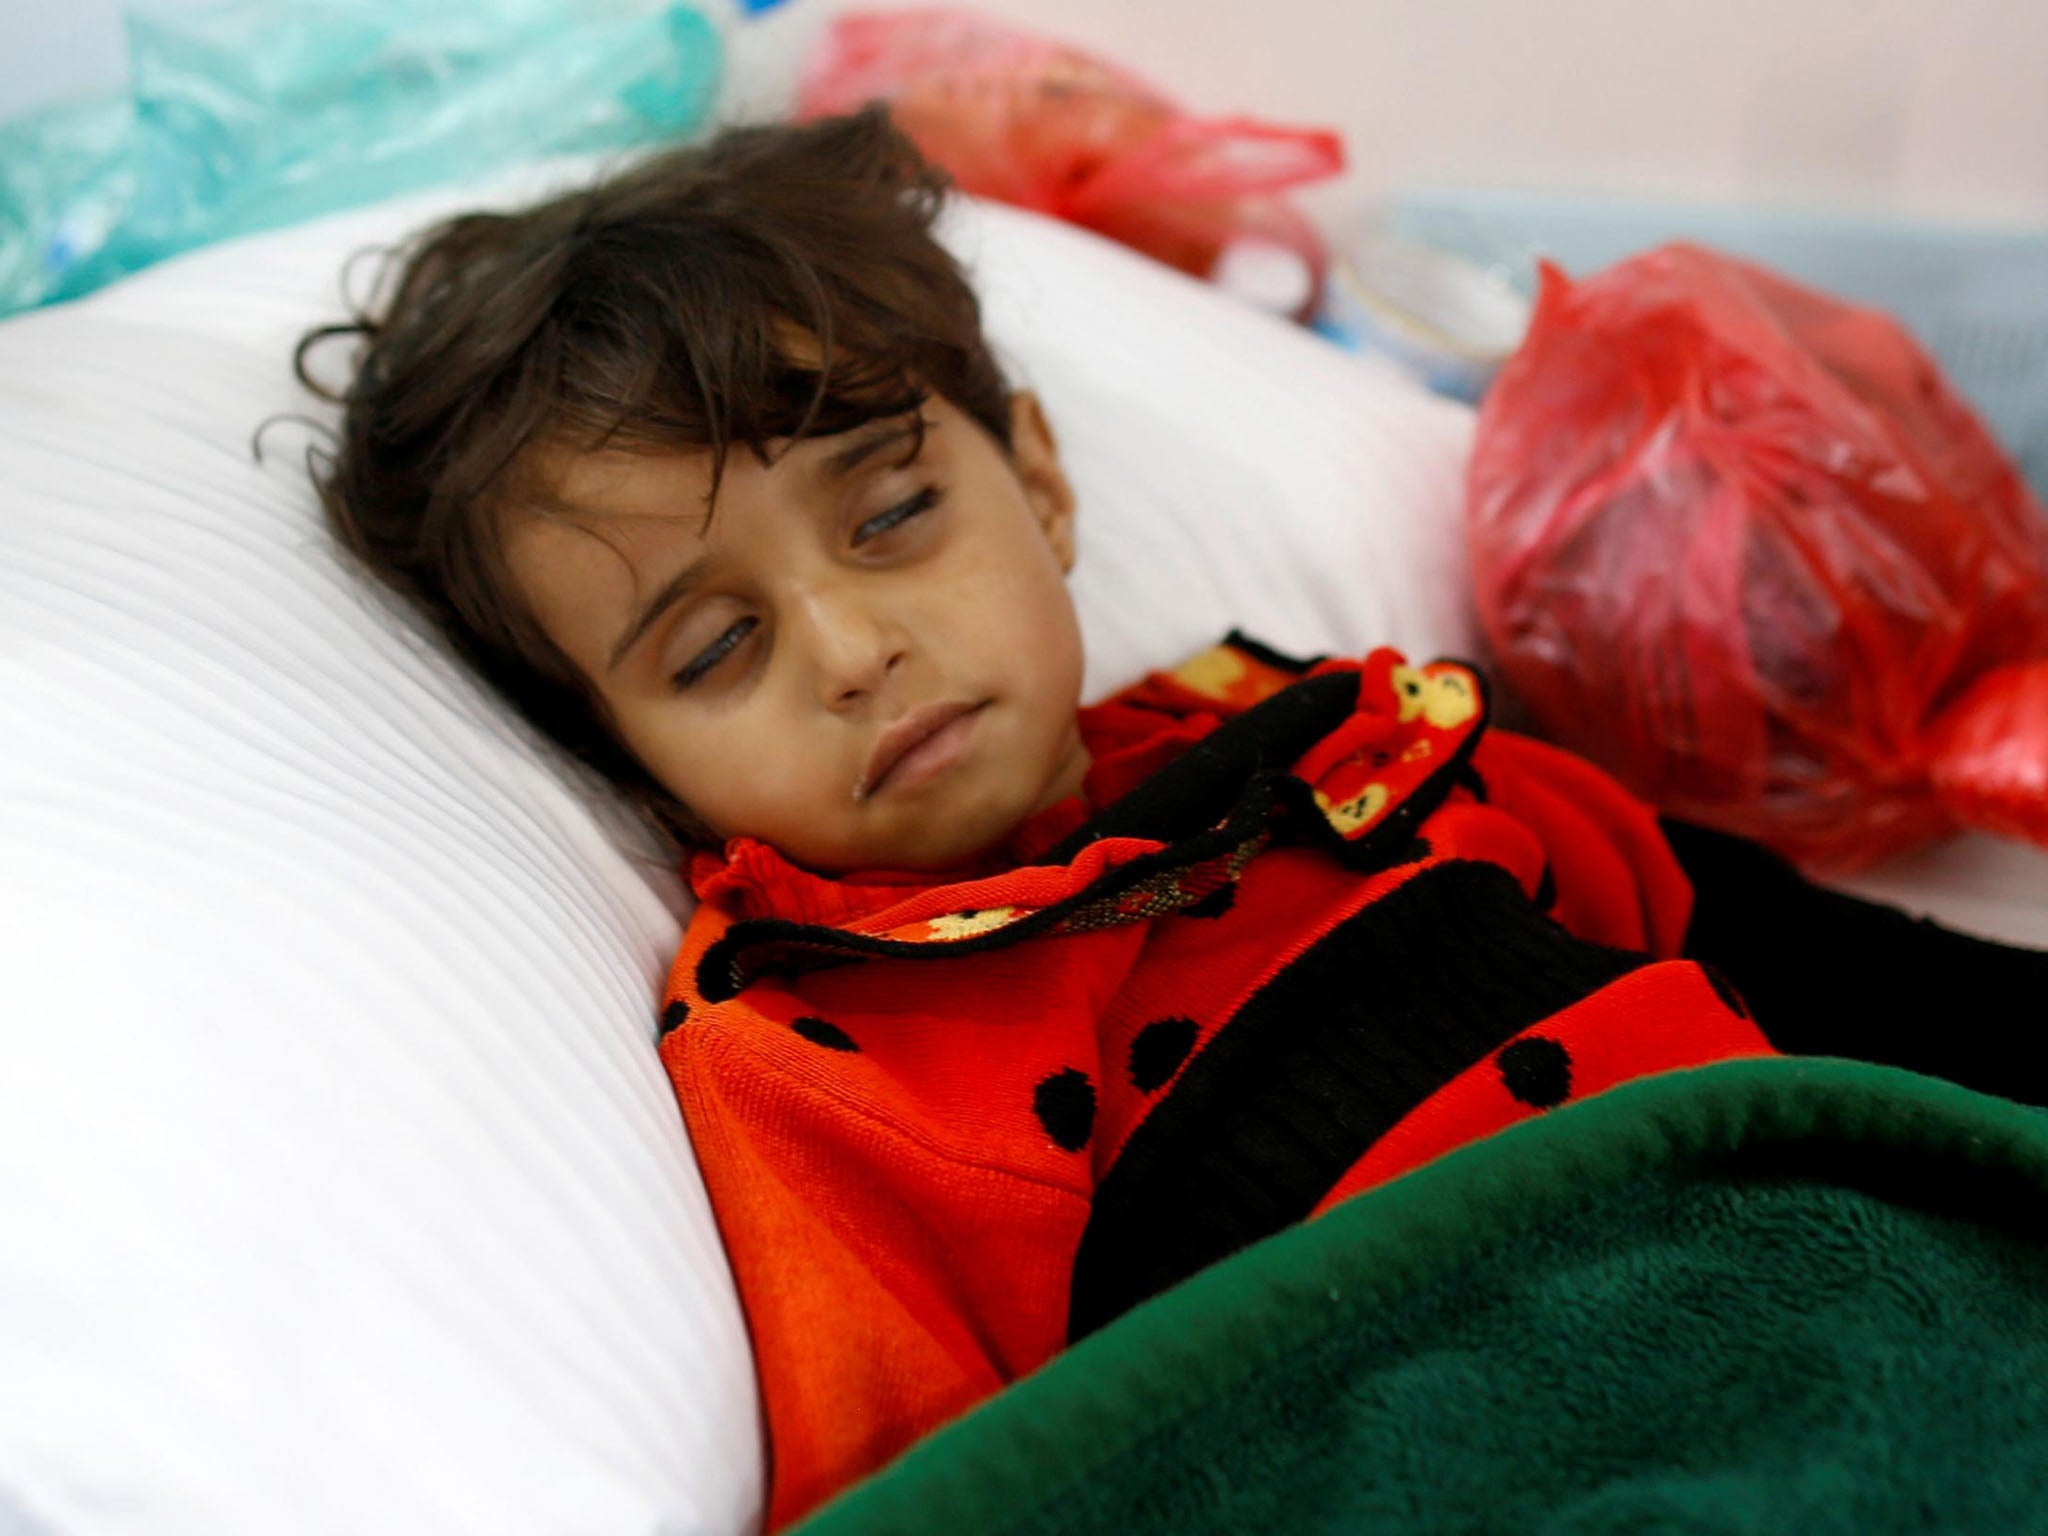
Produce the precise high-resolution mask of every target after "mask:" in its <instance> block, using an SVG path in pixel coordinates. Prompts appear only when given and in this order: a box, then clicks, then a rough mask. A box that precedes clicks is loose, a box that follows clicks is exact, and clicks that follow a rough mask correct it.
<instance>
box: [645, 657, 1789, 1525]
mask: <svg viewBox="0 0 2048 1536" xmlns="http://www.w3.org/2000/svg"><path fill="white" fill-rule="evenodd" d="M1080 726H1081V730H1082V734H1083V737H1084V739H1085V740H1086V742H1087V744H1088V746H1089V749H1090V751H1091V753H1092V754H1093V757H1094V762H1093V766H1092V768H1091V770H1090V772H1089V774H1088V777H1087V780H1086V784H1085V787H1084V790H1083V794H1082V795H1081V796H1077V797H1075V798H1074V799H1072V800H1069V801H1067V802H1064V803H1063V804H1061V805H1057V806H1054V807H1051V808H1050V809H1048V810H1046V811H1043V812H1041V813H1040V814H1039V815H1037V816H1035V817H1033V818H1032V819H1031V820H1030V821H1028V822H1026V823H1025V824H1024V825H1023V826H1022V827H1020V828H1019V829H1018V831H1017V832H1016V834H1015V835H1014V836H1013V839H1012V842H1011V845H1010V847H1009V848H1008V849H1006V850H1005V857H1004V858H1002V859H1000V860H997V861H993V862H992V863H991V864H990V865H989V866H988V867H986V868H982V869H975V870H963V871H959V872H956V873H954V874H952V875H949V876H944V877H941V876H934V875H931V874H907V873H891V872H875V873H863V874H854V875H847V876H842V877H838V878H826V877H823V876H819V875H814V874H811V873H809V872H807V871H804V870H801V869H798V868H797V867H795V866H794V865H792V864H790V863H788V862H787V861H785V860H784V859H782V858H781V857H779V856H778V855H777V854H776V853H775V851H774V850H773V849H771V848H769V847H768V846H767V845H765V844H763V843H760V842H756V841H753V840H751V839H747V838H738V839H735V840H733V841H732V842H730V843H728V844H727V845H726V847H725V848H724V849H723V850H722V852H706V853H701V854H699V855H697V856H696V857H695V858H694V860H693V861H692V864H691V868H690V871H689V873H690V879H691V884H692V886H693V887H694V889H695V890H696V892H697V894H698V896H699V897H700V898H701V905H700V907H699V910H698V912H697V915H696V917H695V919H694V920H693V922H692V923H691V925H690V928H689V931H688V933H687V934H686V936H685V938H684V941H683V945H682V949H681V952H680V953H679V954H678V956H677V958H676V962H675V967H674V970H673V972H672V974H671V976H670V979H669V985H668V993H667V1001H666V1008H665V1011H664V1015H663V1025H664V1032H663V1037H662V1042H661V1053H662V1058H663V1060H664V1062H665V1063H666V1064H667V1067H668V1070H669V1073H670V1075H671V1077H672V1079H673V1080H674V1083H675V1087H676V1091H677V1094H678V1096H679V1097H680V1099H681V1102H682V1107H683V1111H684V1114H685V1117H686V1119H687V1121H688V1124H689V1128H690V1134H691V1138H692V1140H693V1142H694V1143H695V1146H696V1150H697V1156H698V1159H699V1161H700V1163H701V1165H702V1167H703V1170H704V1177H705V1181H706V1183H707V1185H708V1187H709V1189H710V1193H711V1198H712V1201H713V1204H714V1207H715V1209H716V1211H717V1215H718V1221H719V1225H720V1229H721V1231H722V1234H723V1236H724V1240H725V1244H726V1247H727V1250H728V1252H729V1254H730V1256H731V1260H732V1266H733V1273H734V1276H735V1278H736V1280H737V1282H738V1285H739V1290H740V1296H741V1300H742V1302H743V1303H744V1305H745V1308H746V1314H747V1320H748V1326H749V1330H750V1332H751V1334H752V1339H753V1345H754V1351H755V1360H756V1365H757V1368H758V1370H759V1373H760V1379H761V1388H762V1394H763V1400H764V1403H765V1405H766V1411H767V1417H768V1429H769V1443H770V1465H771V1481H770V1499H769V1525H770V1527H771V1528H774V1527H778V1526H781V1525H783V1524H785V1523H787V1522H788V1521H790V1520H792V1519H794V1518H796V1517H797V1516H799V1515H801V1514H803V1513H804V1512H805V1511H806V1510H808V1509H809V1508H811V1507H812V1506H813V1505H814V1504H816V1503H817V1502H818V1501H819V1500H821V1499H823V1498H825V1497H826V1496H828V1495H830V1494H831V1493H833V1492H835V1491H836V1490H837V1489H839V1488H840V1487H842V1486H843V1485H845V1484H846V1483H848V1482H850V1481H852V1480H854V1479H856V1478H858V1477H860V1476H862V1475H863V1474H865V1473H867V1472H869V1471H871V1470H873V1469H874V1468H876V1467H878V1466H880V1465H881V1464H882V1463H883V1462H885V1461H886V1460H888V1459H889V1458H890V1457H892V1456H894V1455H895V1454H896V1453H897V1452H898V1451H900V1450H902V1449H903V1448H904V1447H905V1446H906V1445H907V1444H909V1443H910V1441H912V1440H913V1439H915V1438H916V1437H918V1436H920V1435H922V1434H924V1433H925V1432H926V1431H928V1430H930V1429H932V1428H934V1427H936V1426H937V1425H938V1424H940V1423H941V1422H943V1421H944V1420H946V1419H948V1418H950V1417H952V1416H953V1415H955V1414H957V1413H959V1412H961V1411H962V1410H963V1409H966V1408H967V1407H969V1406H971V1405H972V1404H973V1403H975V1402H977V1401H978V1400H980V1399H981V1398H983V1397H985V1396H987V1395H988V1394H990V1393H992V1392H995V1391H997V1390H998V1389H999V1388H1001V1387H1002V1386H1003V1385H1004V1384H1005V1383H1007V1382H1009V1381H1012V1380H1014V1379H1015V1378H1016V1377H1018V1376H1020V1375H1022V1374H1024V1373H1025V1372H1027V1371H1030V1370H1031V1369H1033V1368H1034V1367H1036V1366H1038V1365H1040V1364H1042V1363H1043V1362H1044V1361H1045V1360H1046V1359H1048V1358H1049V1357H1050V1356H1052V1355H1053V1354H1054V1353H1055V1352H1057V1351H1058V1350H1059V1349H1061V1348H1062V1347H1063V1346H1064V1345H1065V1344H1067V1343H1068V1342H1069V1341H1071V1340H1073V1339H1075V1338H1078V1337H1080V1336H1081V1335H1083V1334H1085V1333H1087V1332H1089V1331H1091V1330H1092V1329H1094V1328H1097V1327H1100V1326H1101V1325H1102V1324H1104V1323H1106V1322H1108V1321H1110V1320H1112V1319H1113V1318H1115V1317H1116V1316H1117V1315H1118V1314H1119V1313H1121V1312H1123V1311H1124V1310H1125V1309H1127V1308H1129V1307H1131V1306H1133V1305H1136V1304H1137V1303H1139V1302H1141V1301H1143V1300H1144V1299H1145V1298H1146V1297H1148V1296H1150V1295H1152V1294H1154V1293H1155V1292H1157V1291H1159V1290H1162V1289H1164V1288H1165V1287H1167V1286H1169V1285H1171V1284H1173V1283H1174V1282H1176V1281H1177V1280H1179V1279H1181V1278H1183V1277H1185V1276H1186V1275H1188V1274H1191V1273H1192V1272H1194V1271H1195V1270H1197V1269H1199V1268H1201V1267H1202V1266H1204V1265H1206V1264H1209V1263H1211V1262H1213V1261H1215V1260H1217V1259H1220V1258H1222V1257H1224V1256H1225V1255H1226V1254H1228V1253H1230V1252H1232V1251H1234V1250H1236V1249H1238V1248H1241V1247H1243V1246H1244V1245H1246V1244H1248V1243H1251V1242H1254V1241H1256V1240H1257V1239H1259V1238H1261V1237H1263V1236H1265V1235H1267V1234H1269V1233H1271V1232H1274V1231H1277V1230H1279V1229H1280V1228H1281V1227H1284V1226H1286V1225H1288V1224H1289V1223H1292V1222H1297V1221H1300V1220H1303V1219H1305V1218H1308V1217H1311V1216H1313V1215H1315V1214H1317V1213H1319V1212H1320V1211H1322V1210H1323V1209H1326V1208H1327V1207H1328V1206H1329V1205H1330V1204H1332V1203H1333V1202H1334V1201H1337V1200H1340V1199H1343V1198H1344V1197H1346V1196H1348V1195H1351V1194H1355V1193H1357V1192H1358V1191H1360V1190H1363V1189H1367V1188H1370V1187H1371V1186H1373V1185H1375V1184H1378V1183H1380V1182H1382V1181H1384V1180H1386V1179H1389V1178H1392V1177H1395V1176H1396V1175H1398V1174H1400V1173H1403V1172H1405V1171H1407V1170H1408V1169H1411V1168H1414V1167H1416V1166H1417V1165H1419V1164H1421V1163H1423V1162H1426V1161H1428V1160H1429V1159H1431V1158H1433V1157H1436V1156H1438V1155H1440V1154H1442V1153H1444V1152H1446V1151H1449V1150H1450V1149H1452V1148H1454V1147H1457V1146H1459V1145H1460V1144H1462V1143H1464V1142H1467V1141H1470V1140H1472V1139H1473V1138H1475V1137H1478V1136H1483V1135H1486V1134H1487V1133H1489V1132H1491V1131H1494V1130H1497V1129H1499V1128H1500V1127H1502V1126H1505V1125H1508V1124H1511V1123H1513V1122H1514V1121H1516V1120H1519V1119H1522V1118H1524V1117H1525V1116H1528V1115H1532V1114H1537V1113H1540V1112H1541V1111H1543V1110H1544V1109H1547V1108H1549V1107H1551V1106H1553V1105H1555V1104H1558V1103H1561V1102H1563V1101H1564V1100H1565V1099H1567V1098H1570V1097H1575V1096H1583V1095H1585V1094H1589V1093H1597V1092H1599V1091H1600V1090H1601V1089H1603V1088H1607V1087H1609V1086H1611V1085H1613V1084H1614V1083H1617V1082H1619V1081H1622V1080H1623V1079H1625V1078H1629V1077H1634V1076H1638V1075H1641V1074H1643V1073H1648V1072H1656V1071H1663V1070H1667V1069H1670V1068H1675V1067H1683V1066H1692V1065H1697V1064H1700V1063H1704V1062H1707V1061H1712V1060H1717V1059H1721V1058H1725V1057H1729V1056H1738V1055H1748V1054H1762V1053H1765V1052H1768V1051H1769V1050H1770V1046H1769V1045H1768V1044H1767V1043H1766V1042H1765V1040H1764V1038H1763V1036H1762V1035H1761V1034H1760V1033H1759V1032H1758V1031H1757V1029H1756V1027H1755V1026H1754V1025H1753V1024H1752V1023H1751V1021H1750V1020H1749V1018H1748V1015H1747V1013H1746V1011H1745V1010H1744V1009H1743V1007H1742V1005H1741V1003H1740V1001H1739V1000H1738V999H1736V998H1735V997H1734V995H1733V994H1732V992H1730V991H1729V990H1728V988H1727V987H1726V986H1725V985H1724V984H1722V983H1720V982H1719V980H1718V978H1715V977H1713V976H1710V975H1709V974H1708V973H1707V972H1705V971H1703V970H1702V969H1701V968H1700V967H1699V966H1697V965H1695V964H1693V963H1692V962H1690V961H1685V960H1679V959H1675V958H1673V957H1675V956H1676V955H1677V953H1678V949H1679V944H1680V941H1681V937H1682V935H1683V934H1684V931H1685V925H1686V920H1687V916H1688V912H1689V908H1690V903H1691V892H1690V888H1689V887H1688V885H1687V883H1686V880H1685V877H1684V875H1683V874H1682V873H1681V871H1680V870H1679V867H1678V865H1677V863H1676V861H1675V860H1674V858H1673V857H1672V854H1671V852H1670V849H1669V848H1668V846H1667V845H1666V843H1665V841H1664V839H1663V837H1662V836H1661V834H1660V833H1659V831H1658V829H1657V825H1656V822H1655V820H1654V818H1653V816H1652V814H1651V813H1650V811H1649V810H1648V809H1647V808H1646V807H1644V806H1643V805H1641V804H1640V803H1638V802H1637V801H1635V800H1634V799H1632V798H1630V797H1629V796H1628V795H1627V794H1626V793H1624V792H1623V791H1622V790H1621V789H1620V788H1619V787H1618V786H1617V785H1616V784H1614V782H1613V781H1612V780H1610V779H1609V778H1607V777H1606V776H1605V775H1604V774H1602V773H1601V772H1600V771H1599V770H1598V769H1595V768H1593V767H1592V766H1591V765H1589V764H1587V763H1585V762H1583V761H1581V760H1579V759H1577V758H1574V757H1572V756H1570V755H1568V754H1566V753H1563V752H1560V751H1557V750H1556V749H1553V748H1550V747H1546V746H1543V745H1541V744H1539V743H1537V742H1534V741H1530V740H1528V739H1526V738H1521V737H1516V736H1513V735H1510V734H1508V733H1505V732H1493V733H1491V734H1488V733H1487V732H1486V702H1485V693H1484V687H1483V683H1482V680H1481V678H1480V677H1479V675H1478V674H1477V673H1475V672H1474V671H1472V670H1471V669H1469V668H1467V667H1464V666H1460V665H1458V664H1455V663H1449V662H1436V663H1431V664H1430V665H1427V666H1423V667H1420V668H1410V667H1408V666H1407V665H1406V664H1405V663H1404V662H1403V660H1402V658H1401V657H1400V656H1399V655H1398V654H1397V653H1395V652H1393V651H1390V650H1380V651H1375V652H1374V653H1373V654H1372V655H1370V656H1368V657H1367V658H1366V659H1365V660H1364V661H1362V662H1358V661H1342V660H1326V661H1320V662H1316V663H1314V664H1309V663H1304V662H1298V661H1293V660H1291V659H1289V658H1286V657H1282V656H1279V655H1277V654H1276V653H1274V652H1272V651H1270V650H1267V649H1266V648H1264V647H1262V646H1259V645H1257V644H1256V643H1255V642H1252V641H1250V640H1247V639H1245V638H1244V637H1242V636H1239V635H1235V634H1233V635H1232V636H1231V637H1230V638H1229V639H1228V640H1227V641H1226V642H1225V643H1224V644H1222V645H1219V646H1217V647H1215V648H1213V649H1211V650H1209V651H1207V652H1204V653H1203V654H1202V655H1200V656H1198V657H1196V658H1195V659H1194V660H1192V661H1191V662H1189V663H1188V664H1186V665H1185V666H1183V667H1180V668H1179V669H1177V670H1176V671H1174V672H1171V673H1155V674H1153V675H1152V676H1150V677H1148V678H1146V679H1145V680H1144V681H1142V682H1140V683H1138V684H1136V685H1135V686H1133V687H1132V688H1130V689H1127V690H1125V691H1124V692H1123V693H1121V694H1119V695H1117V696H1116V697H1115V698H1113V699H1110V700H1108V701H1106V702H1104V703H1102V704H1099V705H1094V706H1091V707H1089V708H1087V709H1084V710H1082V711H1081V715H1080Z"/></svg>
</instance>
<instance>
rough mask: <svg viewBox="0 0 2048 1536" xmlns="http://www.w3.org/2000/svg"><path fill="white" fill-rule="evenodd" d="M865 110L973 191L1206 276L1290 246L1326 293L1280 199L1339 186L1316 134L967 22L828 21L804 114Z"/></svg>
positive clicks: (1057, 46)
mask: <svg viewBox="0 0 2048 1536" xmlns="http://www.w3.org/2000/svg"><path fill="white" fill-rule="evenodd" d="M872 100H882V101H886V102H888V103H889V111H890V116H891V117H892V118H894V119H895V121H896V123H897V126H899V127H900V128H902V130H903V131H904V133H906V134H907V135H908V136H909V137H910V139H911V140H912V142H914V143H915V144H916V145H917V147H918V149H919V151H920V152H922V153H923V154H924V156H925V157H926V158H927V159H929V160H931V161H933V162H934V163H936V164H938V165H941V166H943V167H944V168H945V169H946V171H947V172H948V173H949V174H950V175H951V176H952V177H953V179H954V180H955V181H956V182H957V183H958V184H959V185H960V186H961V187H962V188H963V189H964V190H966V191H968V192H971V193H974V194H975V195H977V196H981V197H989V198H994V199H996V200H998V201H1001V202H1006V203H1014V204H1016V205H1017V206H1019V207H1022V208H1030V209H1034V210H1036V211H1037V212H1040V213H1046V214H1050V215H1052V216H1054V217H1056V218H1061V219H1065V220H1067V221H1069V222H1070V223H1074V224H1079V225H1081V226H1083V227H1085V228H1088V229H1092V230H1095V231H1097V232H1098V233H1100V234H1104V235H1107V236H1109V237H1110V238H1111V239H1114V240H1120V241H1122V242H1123V243H1124V244H1126V245H1129V246H1132V247H1134V248H1135V249H1137V250H1141V251H1144V252H1145V253H1146V254H1147V255H1150V256H1154V257H1157V258H1158V259H1159V260H1161V261H1164V262H1166V263H1168V264H1169V265H1172V266H1175V267H1178V268H1180V269H1181V270H1182V271H1184V272H1188V273H1191V274H1193V275H1194V276H1196V277H1206V276H1208V275H1209V272H1210V269H1211V268H1212V267H1214V265H1215V263H1216V258H1217V255H1218V254H1219V253H1220V252H1221V251H1222V249H1223V247H1224V246H1225V245H1226V244H1228V243H1229V242H1231V241H1232V240H1236V239H1241V238H1245V237H1257V238H1260V239H1264V240H1268V241H1271V242H1273V243H1275V244H1279V245H1283V246H1285V247H1287V248H1288V249H1289V250H1292V251H1294V252H1295V253H1297V254H1298V255H1299V256H1300V257H1301V258H1302V260H1303V261H1304V262H1305V263H1306V264H1307V266H1308V269H1309V272H1310V274H1311V275H1312V277H1313V279H1314V282H1313V285H1312V293H1311V296H1310V300H1309V304H1308V306H1307V307H1309V308H1312V307H1313V305H1314V296H1315V294H1319V293H1320V292H1321V289H1322V281H1323V274H1324V272H1325V270H1326V268H1327V265H1328V256H1327V251H1326V249H1325V247H1324V245H1323V242H1322V239H1321V237H1320V236H1318V235H1317V233H1316V231H1315V228H1314V226H1313V225H1311V224H1310V223H1309V222H1308V220H1307V219H1306V218H1304V217H1303V216H1302V215H1301V213H1300V212H1298V211H1297V210H1296V209H1295V208H1293V207H1292V206H1291V205H1289V204H1288V203H1286V202H1284V201H1283V200H1281V199H1280V198H1279V197H1277V196H1276V195H1275V194H1276V193H1278V192H1280V191H1281V190H1283V189H1285V188H1288V187H1293V186H1298V185H1300V184H1302V183H1304V182H1309V181H1315V180H1318V179H1320V178H1322V177H1325V176H1330V175H1334V174H1335V173H1336V172H1338V171H1340V170H1342V169H1343V167H1344V150H1343V143H1342V141H1341V140H1340V139H1339V138H1338V136H1337V135H1336V134H1335V133H1331V132H1328V131H1325V130H1320V129H1304V128H1282V127H1277V126H1274V125H1271V124H1266V123H1257V122H1253V121H1250V120H1249V119H1246V118H1240V117H1230V118H1196V117H1190V116H1188V115H1187V114H1185V113H1183V112H1182V111H1181V110H1180V109H1179V108H1178V107H1176V106H1175V105H1174V104H1173V103H1172V102H1171V101H1169V100H1168V99H1167V98H1166V97H1164V96H1162V95H1160V94H1159V92H1157V91H1156V90H1154V89H1153V88H1152V87H1151V86H1149V85H1147V84H1146V83H1145V82H1144V81H1143V80H1141V79H1139V78H1138V77H1137V76H1136V75H1133V74H1131V73H1130V72H1129V71H1127V70H1123V69H1119V68H1117V67H1116V66H1115V65H1113V64H1109V63H1106V62H1104V61H1103V60H1101V59H1097V58H1094V57H1092V56H1090V55H1088V54H1085V53H1082V52H1080V51H1079V50H1077V49H1073V48H1069V47H1067V46H1066V45H1064V44H1062V43H1056V42H1052V41H1049V40H1047V39H1043V38H1037V37H1032V36H1030V35H1028V34H1026V33H1022V32H1017V31H1013V30H1011V29H1010V28H1008V27H1005V26H1001V25H999V24H997V23H995V22H992V21H988V20H986V19H984V18H982V17H980V16H976V15H972V14H970V13H967V12H963V11H953V10H945V9H937V10H906V11H856V12H848V13H845V14H842V15H840V16H838V17H836V18H835V19H834V21H833V23H832V26H831V28H830V29H829V31H828V32H827V33H826V35H825V37H824V39H823V41H822V42H821V44H820V46H819V48H818V50H817V51H816V52H815V53H814V54H813V55H812V56H811V58H810V59H809V60H808V61H807V63H806V66H805V70H804V78H803V81H802V84H801V87H800V89H799V94H798V104H797V115H798V116H799V117H804V118H810V117H821V116H827V115H830V114H832V113H837V112H849V111H852V110H854V109H856V108H858V107H860V106H862V105H864V104H865V103H867V102H869V101H872Z"/></svg>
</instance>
